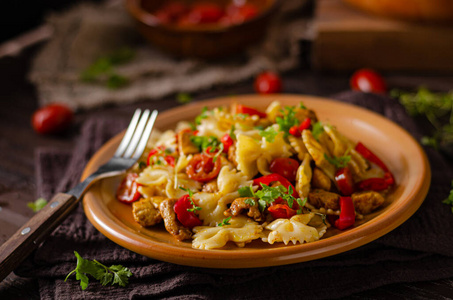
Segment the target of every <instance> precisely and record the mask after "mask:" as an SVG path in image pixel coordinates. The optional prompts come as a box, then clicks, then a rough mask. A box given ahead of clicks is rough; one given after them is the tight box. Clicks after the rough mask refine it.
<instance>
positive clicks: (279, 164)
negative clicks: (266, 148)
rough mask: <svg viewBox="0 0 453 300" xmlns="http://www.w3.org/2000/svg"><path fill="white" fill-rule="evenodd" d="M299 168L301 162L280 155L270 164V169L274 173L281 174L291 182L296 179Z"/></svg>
mask: <svg viewBox="0 0 453 300" xmlns="http://www.w3.org/2000/svg"><path fill="white" fill-rule="evenodd" d="M298 168H299V162H298V161H297V160H295V159H292V158H286V157H278V158H276V159H274V160H273V161H272V162H271V164H270V165H269V169H270V171H271V172H272V173H277V174H280V175H281V176H283V177H285V178H286V179H288V180H289V181H290V182H294V181H296V174H297V169H298Z"/></svg>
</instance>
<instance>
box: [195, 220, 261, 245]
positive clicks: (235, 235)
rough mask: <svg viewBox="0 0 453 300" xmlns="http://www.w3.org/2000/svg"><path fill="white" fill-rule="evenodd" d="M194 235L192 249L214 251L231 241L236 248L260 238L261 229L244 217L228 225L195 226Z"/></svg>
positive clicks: (231, 221)
mask: <svg viewBox="0 0 453 300" xmlns="http://www.w3.org/2000/svg"><path fill="white" fill-rule="evenodd" d="M193 231H194V232H195V234H194V235H193V238H194V240H193V241H192V247H194V248H197V249H216V248H221V247H223V246H225V245H226V243H227V242H229V241H231V242H234V243H236V245H237V246H238V247H244V246H245V244H247V243H250V242H251V241H253V240H256V239H258V238H260V236H261V232H262V231H263V227H262V226H261V225H259V224H258V223H257V222H255V221H252V220H250V219H249V218H247V217H245V216H238V217H235V218H232V219H231V220H230V225H224V226H217V227H209V226H197V227H194V228H193Z"/></svg>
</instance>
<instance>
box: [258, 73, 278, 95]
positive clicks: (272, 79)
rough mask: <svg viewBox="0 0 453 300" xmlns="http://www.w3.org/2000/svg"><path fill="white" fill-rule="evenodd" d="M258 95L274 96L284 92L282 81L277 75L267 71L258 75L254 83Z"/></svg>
mask: <svg viewBox="0 0 453 300" xmlns="http://www.w3.org/2000/svg"><path fill="white" fill-rule="evenodd" d="M254 87H255V91H256V92H257V93H258V94H274V93H280V92H281V91H282V80H281V78H280V76H278V74H277V73H274V72H270V71H266V72H262V73H260V74H258V76H257V77H256V78H255V82H254Z"/></svg>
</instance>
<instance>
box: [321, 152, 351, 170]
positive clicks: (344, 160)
mask: <svg viewBox="0 0 453 300" xmlns="http://www.w3.org/2000/svg"><path fill="white" fill-rule="evenodd" d="M348 152H349V150H348V151H346V153H345V155H343V156H333V157H330V156H328V155H327V154H325V153H324V157H325V159H326V160H327V161H328V162H330V163H331V164H332V165H334V166H335V167H336V168H337V169H341V168H344V167H346V166H347V165H348V163H349V162H350V161H351V155H348Z"/></svg>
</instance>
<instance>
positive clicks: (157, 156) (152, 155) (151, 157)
mask: <svg viewBox="0 0 453 300" xmlns="http://www.w3.org/2000/svg"><path fill="white" fill-rule="evenodd" d="M161 158H163V159H164V161H165V163H166V164H167V165H169V166H172V167H174V166H175V162H176V160H175V158H174V157H173V156H171V155H168V154H166V153H165V147H163V146H159V147H157V148H154V149H151V151H149V153H148V158H147V160H146V164H147V165H148V166H149V165H154V164H155V163H157V162H158V161H161ZM161 162H162V161H161Z"/></svg>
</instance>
